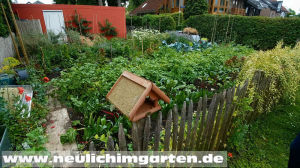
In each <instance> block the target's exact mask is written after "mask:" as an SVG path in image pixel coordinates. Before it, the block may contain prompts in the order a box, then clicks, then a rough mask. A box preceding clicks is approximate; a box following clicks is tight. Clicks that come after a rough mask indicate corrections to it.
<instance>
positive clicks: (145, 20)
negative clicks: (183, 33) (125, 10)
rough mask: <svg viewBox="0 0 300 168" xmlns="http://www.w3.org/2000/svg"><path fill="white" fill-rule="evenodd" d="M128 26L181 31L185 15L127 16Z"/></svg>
mask: <svg viewBox="0 0 300 168" xmlns="http://www.w3.org/2000/svg"><path fill="white" fill-rule="evenodd" d="M126 25H127V26H134V27H135V28H139V27H143V28H151V29H157V30H160V31H162V32H163V31H166V30H175V29H176V30H181V29H182V27H183V14H182V13H180V14H179V13H171V14H160V15H144V16H127V17H126Z"/></svg>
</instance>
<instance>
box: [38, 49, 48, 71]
mask: <svg viewBox="0 0 300 168" xmlns="http://www.w3.org/2000/svg"><path fill="white" fill-rule="evenodd" d="M40 50H41V53H42V61H43V67H44V70H45V71H46V69H47V67H46V62H45V54H44V52H43V48H42V47H40Z"/></svg>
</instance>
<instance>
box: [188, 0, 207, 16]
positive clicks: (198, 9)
mask: <svg viewBox="0 0 300 168" xmlns="http://www.w3.org/2000/svg"><path fill="white" fill-rule="evenodd" d="M184 5H185V8H184V18H185V19H187V18H189V17H190V16H194V15H202V14H205V13H207V11H208V3H207V0H186V2H185V4H184Z"/></svg>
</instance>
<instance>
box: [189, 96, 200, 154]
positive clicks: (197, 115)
mask: <svg viewBox="0 0 300 168" xmlns="http://www.w3.org/2000/svg"><path fill="white" fill-rule="evenodd" d="M202 102H203V100H202V97H201V98H200V100H199V102H198V106H197V114H196V118H195V122H194V125H193V129H192V135H191V141H190V146H189V149H190V150H193V149H195V148H194V147H195V144H196V139H195V138H196V137H197V129H198V127H199V121H200V114H201V109H202Z"/></svg>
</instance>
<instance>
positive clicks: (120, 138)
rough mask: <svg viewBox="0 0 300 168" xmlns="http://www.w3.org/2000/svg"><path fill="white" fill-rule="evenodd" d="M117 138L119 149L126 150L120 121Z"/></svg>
mask: <svg viewBox="0 0 300 168" xmlns="http://www.w3.org/2000/svg"><path fill="white" fill-rule="evenodd" d="M118 139H119V148H120V150H121V151H127V145H126V138H125V133H124V128H123V124H122V123H120V125H119V132H118Z"/></svg>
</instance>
